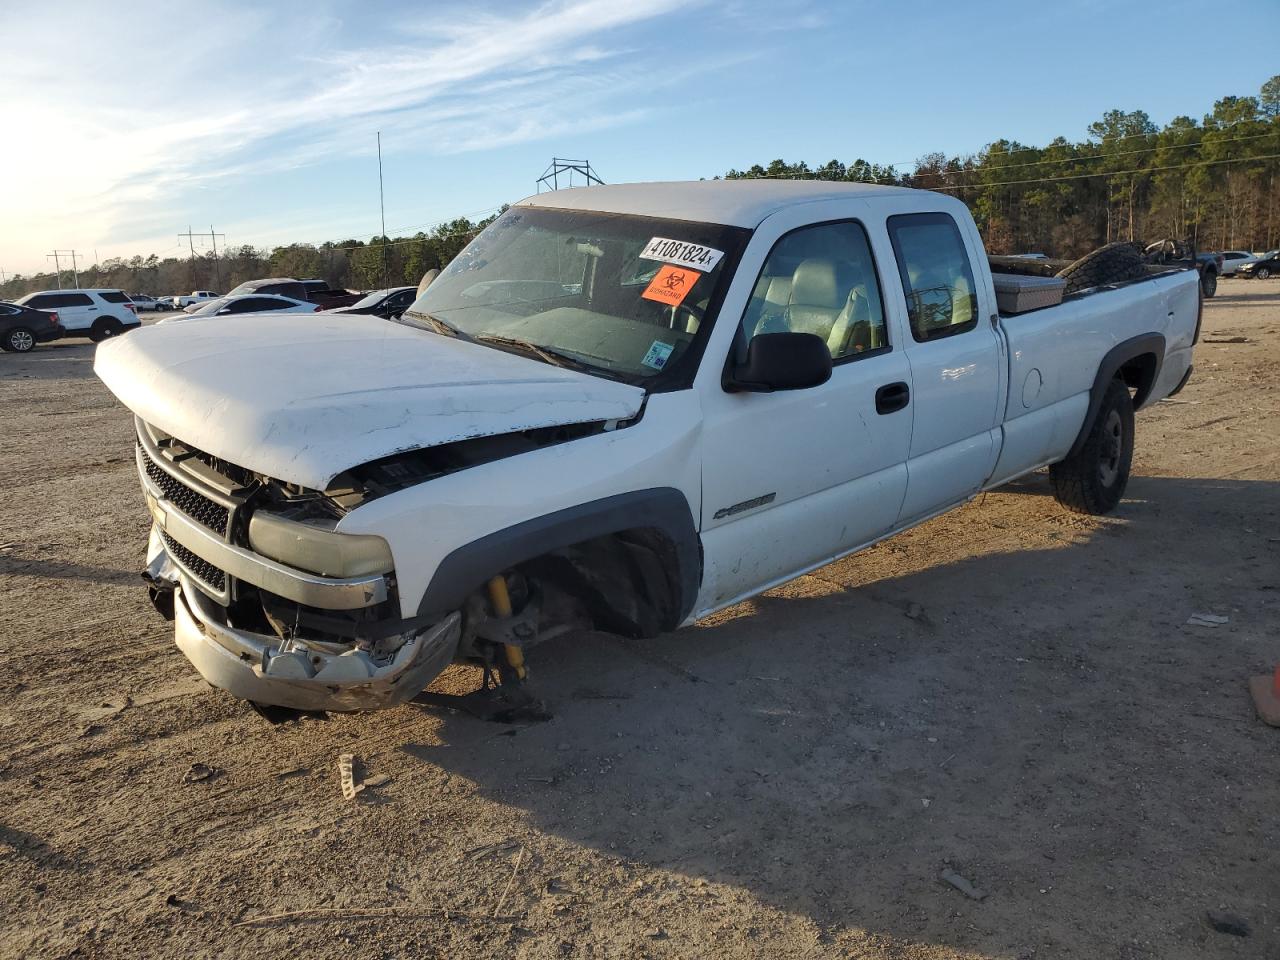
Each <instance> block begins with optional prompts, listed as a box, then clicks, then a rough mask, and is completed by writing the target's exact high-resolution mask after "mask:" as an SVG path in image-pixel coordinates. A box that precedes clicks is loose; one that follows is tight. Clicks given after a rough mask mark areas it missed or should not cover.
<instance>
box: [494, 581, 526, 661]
mask: <svg viewBox="0 0 1280 960" xmlns="http://www.w3.org/2000/svg"><path fill="white" fill-rule="evenodd" d="M489 602H490V603H491V604H493V612H494V615H495V616H498V617H501V618H504V619H505V618H506V617H509V616H511V613H512V611H511V594H509V593H508V592H507V578H506V577H503V576H496V577H494V578H493V579H492V580H490V581H489ZM502 648H503V652H504V653H505V654H506V657H507V665H508V666H510V667H511V669H512V671H514V673H515V675H516V678H517V679H518V680H523V679H524V678H525V677H526V676H528V671H527V670H525V666H524V651H523V650H521V649H520V648H519V647H517V646H516V645H515V644H513V643H504V644H503V645H502Z"/></svg>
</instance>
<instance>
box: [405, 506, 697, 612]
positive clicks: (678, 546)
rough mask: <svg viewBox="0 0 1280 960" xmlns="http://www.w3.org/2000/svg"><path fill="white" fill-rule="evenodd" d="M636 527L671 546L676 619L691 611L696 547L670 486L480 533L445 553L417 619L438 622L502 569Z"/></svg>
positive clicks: (687, 516) (689, 514) (686, 511)
mask: <svg viewBox="0 0 1280 960" xmlns="http://www.w3.org/2000/svg"><path fill="white" fill-rule="evenodd" d="M641 528H649V529H656V530H659V531H661V532H662V533H663V534H664V535H665V536H666V537H668V538H669V539H670V540H671V543H672V544H673V545H674V547H675V551H676V557H677V560H678V563H679V570H678V571H676V576H675V577H673V578H672V581H673V582H674V583H675V584H676V585H677V587H678V589H679V611H680V615H679V617H678V619H677V620H676V622H675V623H673V624H672V625H671V626H672V627H674V626H676V625H677V624H679V623H682V622H683V621H684V620H685V618H686V617H688V615H689V613H690V612H691V611H692V610H693V605H694V602H695V601H696V600H697V597H698V591H699V589H700V588H701V586H702V543H701V541H700V540H699V538H698V530H697V528H696V527H695V526H694V522H693V511H692V510H690V508H689V501H688V499H687V498H686V497H685V495H684V494H683V493H681V492H680V491H679V490H677V489H675V488H674V487H654V488H652V489H648V490H634V491H631V492H629V493H619V494H616V495H615V496H612V497H605V498H603V499H601V500H592V501H590V502H588V503H583V504H578V505H577V506H573V507H568V508H566V509H564V510H557V511H556V512H555V513H549V514H547V515H546V516H542V517H535V518H533V519H531V520H525V521H523V522H522V523H517V524H515V525H514V526H511V527H507V528H505V529H503V530H497V531H495V532H493V533H490V534H486V535H485V536H483V537H480V538H479V539H477V540H473V541H471V542H470V543H467V544H464V545H463V546H461V547H458V548H457V549H456V550H454V551H453V552H451V553H450V554H448V555H447V556H446V557H445V558H444V560H442V561H441V562H440V566H439V567H437V568H436V572H435V574H434V575H433V576H432V577H431V582H430V583H428V584H427V589H426V592H425V593H423V595H422V600H421V602H420V603H419V604H418V615H419V617H425V618H427V619H430V618H433V617H435V618H438V617H442V616H445V615H446V614H448V613H449V612H451V611H453V610H457V609H459V608H460V607H461V606H462V605H463V604H464V603H465V602H466V600H467V598H468V597H469V596H471V594H472V593H474V592H475V591H476V590H478V589H480V587H482V586H483V585H484V584H485V582H486V581H488V579H489V578H490V577H492V576H494V575H495V574H497V573H500V572H501V571H503V570H509V569H511V568H512V567H514V566H516V565H517V564H520V563H524V562H525V561H527V560H532V559H534V558H535V557H540V556H542V555H543V554H546V553H549V552H551V551H552V550H557V549H560V548H561V547H568V546H571V545H573V544H575V543H581V542H582V541H584V540H590V539H592V538H594V537H602V536H606V535H608V534H611V533H621V532H622V531H624V530H635V529H641Z"/></svg>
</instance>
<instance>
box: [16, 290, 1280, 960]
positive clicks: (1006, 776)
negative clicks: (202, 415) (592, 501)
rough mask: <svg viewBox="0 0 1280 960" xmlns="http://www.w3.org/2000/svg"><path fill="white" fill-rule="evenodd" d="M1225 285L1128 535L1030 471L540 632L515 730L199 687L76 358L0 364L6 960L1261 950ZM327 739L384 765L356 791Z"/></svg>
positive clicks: (120, 465) (1252, 400) (1276, 414)
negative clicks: (858, 542)
mask: <svg viewBox="0 0 1280 960" xmlns="http://www.w3.org/2000/svg"><path fill="white" fill-rule="evenodd" d="M1219 291H1220V292H1219V296H1218V297H1217V299H1215V300H1213V301H1211V302H1210V303H1209V304H1208V305H1207V308H1206V319H1205V336H1206V341H1205V342H1204V343H1202V345H1201V346H1200V348H1199V350H1198V353H1197V363H1196V375H1195V376H1194V378H1193V379H1192V381H1191V383H1190V385H1189V386H1188V387H1187V388H1186V390H1185V391H1184V392H1183V393H1182V394H1181V395H1180V396H1179V397H1178V398H1177V402H1174V403H1164V404H1160V405H1158V406H1157V407H1156V408H1154V409H1152V410H1149V411H1147V412H1145V413H1143V414H1140V415H1139V418H1138V442H1137V455H1136V462H1135V476H1134V478H1133V481H1132V483H1131V484H1130V487H1129V496H1128V499H1127V500H1126V501H1125V503H1124V504H1123V505H1122V507H1121V509H1120V510H1119V511H1118V512H1117V514H1115V515H1114V516H1113V517H1109V518H1106V519H1102V520H1093V519H1087V518H1081V517H1077V516H1074V515H1070V514H1067V513H1064V512H1063V511H1062V510H1060V509H1059V508H1058V507H1057V505H1056V504H1055V503H1054V501H1053V499H1052V498H1051V497H1050V496H1049V494H1048V484H1047V479H1046V477H1045V476H1044V475H1035V476H1032V477H1030V478H1028V479H1026V480H1025V481H1023V482H1020V483H1018V484H1017V485H1015V486H1014V487H1011V488H1009V489H1007V490H1004V491H1001V492H999V493H996V494H991V495H987V496H984V497H982V498H980V499H979V500H977V501H975V502H974V503H972V504H970V505H969V506H967V507H965V508H964V509H961V510H959V511H956V512H954V513H952V514H950V515H948V516H946V517H942V518H940V519H938V520H935V521H932V522H931V523H929V524H927V525H925V526H923V527H920V528H918V529H916V530H914V531H911V532H910V533H907V534H905V535H903V536H901V537H899V538H896V539H894V540H892V541H889V542H887V543H884V544H881V545H880V546H879V547H877V548H875V549H872V550H869V551H867V552H865V553H863V554H860V555H858V556H855V557H852V558H850V559H846V560H844V561H841V562H838V563H834V564H832V565H830V566H828V567H826V568H824V569H822V570H820V571H818V572H817V573H815V574H813V575H810V576H806V577H802V578H800V579H799V580H796V581H794V582H793V583H791V584H788V585H786V586H784V587H782V588H779V589H777V590H774V591H772V592H771V593H769V594H768V595H766V596H764V597H762V598H760V599H758V600H755V601H752V602H748V603H744V604H742V605H740V606H739V607H737V608H735V609H733V610H731V611H728V612H726V613H724V614H722V615H720V616H717V617H716V618H714V619H713V620H711V621H709V622H706V623H704V624H701V625H699V626H698V627H696V628H693V629H690V630H686V631H683V632H680V633H678V634H674V635H670V636H666V637H663V638H660V639H659V640H657V641H653V642H648V643H631V642H623V641H619V640H617V639H614V638H610V637H608V636H605V635H600V634H591V635H579V636H575V637H566V638H562V639H561V640H559V641H556V642H553V643H551V644H549V645H547V646H545V647H541V648H539V649H538V650H537V651H536V652H535V653H534V655H533V658H532V663H531V665H532V667H533V669H534V671H535V678H536V680H537V681H538V683H539V686H540V687H541V689H542V692H543V693H544V694H545V696H546V697H547V699H548V700H549V701H550V703H551V704H553V707H554V712H555V717H554V719H553V720H552V721H550V722H549V723H544V724H539V725H534V726H528V727H503V726H498V725H494V724H488V723H484V722H481V721H479V720H476V719H474V718H471V717H467V716H462V715H455V714H450V713H442V712H439V711H435V710H431V709H426V708H422V707H416V706H405V707H401V708H398V709H395V710H392V711H388V712H385V713H379V714H369V715H357V716H333V717H330V718H328V719H324V720H320V719H302V720H298V721H294V722H291V723H285V724H281V725H278V726H272V725H270V724H268V723H267V722H266V721H264V720H263V719H262V718H260V717H259V716H257V715H256V714H254V713H253V712H251V711H250V710H249V709H248V708H246V707H245V705H243V704H241V703H239V702H237V701H235V700H233V699H232V698H231V697H229V696H227V695H224V694H222V693H221V692H218V691H215V690H212V689H210V688H208V687H206V686H204V685H203V684H202V683H200V682H199V681H198V679H197V678H195V675H194V673H193V671H192V669H191V668H190V667H189V666H188V664H187V662H186V660H185V659H184V658H183V657H182V655H181V654H180V653H179V652H178V651H177V649H176V648H175V647H174V646H173V644H172V641H171V638H170V628H169V625H168V624H165V623H164V622H162V621H161V620H160V619H159V618H158V617H157V616H156V615H155V614H154V613H153V612H152V611H151V608H150V606H149V604H148V603H147V601H146V597H145V593H144V591H143V589H142V586H141V582H140V580H139V579H138V576H137V571H138V569H139V567H140V566H141V561H142V552H143V548H144V546H145V540H146V526H147V524H146V520H145V519H144V518H145V516H146V514H145V511H144V508H143V505H142V501H141V496H140V494H139V491H138V485H137V481H136V479H135V476H134V467H133V456H132V440H131V425H130V419H129V417H128V415H127V414H126V412H125V411H124V409H123V408H121V407H120V406H119V405H118V404H117V403H115V402H114V400H113V399H112V398H111V397H110V395H109V394H108V393H107V391H106V390H105V388H103V387H102V385H101V384H100V383H99V382H98V381H97V380H96V379H95V378H94V377H93V375H92V371H91V366H92V354H93V347H92V346H91V345H88V344H87V343H84V342H82V341H68V342H63V343H58V344H54V345H51V346H48V347H42V348H38V349H37V350H36V351H35V352H34V353H32V354H30V355H27V356H25V357H18V356H16V355H10V354H5V355H3V356H0V400H2V402H0V435H2V436H3V437H4V440H3V443H2V444H0V476H3V477H4V478H5V488H6V494H7V495H6V496H5V497H4V499H3V502H2V503H0V584H2V585H3V596H4V603H3V605H2V606H0V658H2V666H0V690H2V691H3V698H2V700H0V745H2V746H3V751H2V752H0V803H2V804H3V807H2V812H0V899H2V901H3V903H4V904H5V910H4V912H3V917H2V918H0V956H3V957H40V958H53V957H73V956H74V957H183V958H190V957H219V958H255V960H256V958H259V957H265V956H290V957H307V958H311V957H341V958H344V960H352V958H366V957H368V958H389V957H435V956H439V957H451V958H452V957H485V958H488V957H507V956H511V957H618V958H628V960H629V958H639V957H655V958H657V957H724V956H730V957H858V958H895V960H924V958H929V960H940V958H961V957H963V958H979V957H981V958H1041V957H1078V958H1087V960H1095V958H1125V960H1136V958H1159V960H1170V958H1197V960H1199V958H1216V957H1260V958H1270V960H1275V958H1277V957H1280V859H1278V856H1277V850H1278V849H1280V802H1278V798H1277V790H1278V788H1280V730H1272V729H1269V728H1266V727H1264V726H1262V725H1261V724H1259V723H1258V722H1256V721H1255V720H1254V718H1253V714H1252V709H1251V707H1250V703H1249V700H1248V695H1247V693H1246V690H1245V681H1246V678H1247V677H1248V676H1249V675H1250V674H1252V673H1258V672H1262V671H1264V670H1267V669H1269V668H1270V666H1271V665H1272V664H1274V663H1275V662H1276V661H1277V660H1280V630H1277V625H1278V624H1280V594H1278V593H1277V580H1278V579H1280V578H1278V577H1277V573H1278V572H1280V522H1277V521H1280V428H1278V427H1277V423H1278V422H1280V346H1277V344H1278V343H1280V281H1270V282H1267V281H1243V280H1240V281H1237V280H1226V281H1224V282H1223V283H1222V284H1221V285H1220V287H1219ZM1233 336H1243V337H1247V338H1248V339H1247V342H1243V343H1214V342H1213V341H1214V340H1223V339H1226V338H1228V337H1233ZM1196 612H1208V613H1216V614H1222V615H1225V616H1228V617H1229V618H1230V622H1229V623H1227V624H1225V625H1223V626H1220V627H1218V628H1216V629H1215V628H1209V627H1199V626H1191V625H1187V623H1186V621H1187V618H1188V617H1189V616H1191V614H1193V613H1196ZM475 681H476V675H475V674H474V673H472V672H470V671H468V670H464V669H461V668H452V669H451V670H450V671H449V672H448V673H446V675H445V676H444V677H443V678H441V680H440V681H439V684H438V686H439V688H440V689H453V690H457V691H464V690H466V689H468V688H469V686H470V685H472V684H474V683H475ZM343 752H352V753H354V754H356V755H357V756H358V757H359V759H360V762H361V765H362V768H363V770H364V772H365V774H366V775H367V776H373V775H375V774H386V775H388V776H389V777H390V778H391V779H390V781H389V782H387V783H385V785H383V786H381V787H378V788H371V789H368V790H366V791H365V792H364V793H363V794H362V795H361V796H360V798H358V799H357V800H356V801H353V802H348V801H345V800H343V799H342V797H341V795H340V793H339V789H338V770H337V757H338V754H340V753H343ZM193 764H203V765H206V766H207V767H208V768H211V769H212V771H213V772H212V775H210V776H208V777H206V778H204V779H198V780H195V782H188V779H189V778H190V772H191V770H192V765H193ZM197 769H200V768H197ZM946 869H950V870H953V871H954V872H955V873H956V874H958V875H960V876H962V877H964V878H967V879H968V880H970V881H972V883H973V884H974V885H976V886H977V887H979V888H981V889H982V890H983V891H985V892H986V894H987V896H986V897H985V899H982V900H975V899H970V898H968V897H966V896H965V895H964V894H963V893H961V892H960V891H958V890H957V889H954V888H953V887H951V886H949V885H947V884H945V883H943V882H942V881H941V880H940V879H939V877H940V874H941V873H942V872H943V871H944V870H946ZM1211 910H1225V911H1229V912H1231V913H1234V914H1237V915H1239V916H1240V917H1242V918H1244V919H1245V920H1247V922H1248V924H1249V926H1250V928H1251V934H1250V936H1248V937H1244V938H1241V937H1237V936H1231V935H1228V934H1223V933H1220V932H1215V931H1214V930H1213V929H1211V927H1210V926H1209V924H1208V923H1207V922H1206V911H1211ZM290 911H308V912H305V913H297V914H295V915H292V916H283V917H279V916H277V917H276V918H275V919H261V918H264V917H271V916H272V915H279V914H284V913H287V912H290Z"/></svg>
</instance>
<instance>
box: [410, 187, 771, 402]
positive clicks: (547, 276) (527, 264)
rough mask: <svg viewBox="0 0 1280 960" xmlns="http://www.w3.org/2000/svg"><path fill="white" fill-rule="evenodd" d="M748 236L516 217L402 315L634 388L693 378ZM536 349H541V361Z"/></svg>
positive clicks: (684, 226)
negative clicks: (657, 381) (657, 380)
mask: <svg viewBox="0 0 1280 960" xmlns="http://www.w3.org/2000/svg"><path fill="white" fill-rule="evenodd" d="M749 235H750V231H748V230H745V229H743V228H741V227H726V226H721V225H718V224H709V223H695V222H692V221H684V220H660V219H654V218H651V217H637V216H626V215H621V214H612V213H599V212H594V211H580V210H558V209H546V208H541V207H514V208H512V209H511V210H508V211H507V212H506V213H505V214H503V215H502V216H501V217H500V218H499V219H498V220H497V221H495V222H494V223H493V224H492V225H490V226H489V227H488V228H487V229H486V230H485V231H484V232H483V233H482V234H480V236H479V237H477V238H476V239H475V240H473V241H472V242H471V244H470V245H469V246H468V247H467V248H466V249H465V250H463V251H462V253H461V254H459V255H458V257H457V258H456V259H455V260H454V261H453V262H452V263H450V264H449V266H448V267H446V268H445V270H444V271H443V272H442V273H441V274H440V276H438V277H437V278H436V279H435V281H434V282H433V283H432V284H431V286H429V287H428V288H427V289H426V291H424V292H423V294H422V296H420V297H419V298H418V299H417V301H416V302H415V303H414V304H413V306H412V307H411V308H410V309H409V311H408V312H407V313H405V315H404V320H405V321H406V322H410V323H415V324H418V325H421V326H424V327H428V328H429V329H438V326H432V323H431V322H432V321H435V323H436V324H443V325H445V326H447V327H452V328H454V329H455V330H457V331H458V332H459V333H460V334H461V335H463V336H466V337H470V338H475V339H478V340H480V341H481V342H484V341H485V340H492V341H493V342H495V344H499V345H501V346H502V347H504V348H513V349H517V350H519V349H521V347H522V346H524V347H525V348H526V351H527V352H529V353H530V354H531V355H536V356H539V357H540V358H541V359H543V360H545V361H547V362H556V361H567V362H568V363H570V364H575V365H581V366H583V367H587V368H589V369H590V370H591V372H598V373H601V374H603V375H606V376H611V377H614V378H617V379H622V380H626V381H629V382H635V383H639V382H645V381H649V380H652V379H654V378H657V377H659V376H660V375H664V379H665V380H667V381H668V382H670V381H671V378H672V377H675V376H682V377H688V376H691V373H692V368H693V367H696V365H697V355H698V354H699V353H700V352H701V349H702V345H703V344H704V343H705V341H706V338H707V335H708V334H709V333H710V327H711V324H712V322H713V321H714V313H715V310H716V309H717V308H718V307H719V300H720V298H722V297H723V296H724V290H723V288H724V286H725V285H726V284H725V283H724V282H723V281H725V280H726V279H727V278H728V277H729V276H730V275H731V274H732V271H733V267H734V264H735V263H736V261H737V258H738V255H739V253H741V250H742V247H743V246H744V245H745V243H746V240H747V238H748V236H749ZM531 347H537V348H540V349H541V350H542V353H541V354H535V353H534V351H533V350H532V349H529V348H531Z"/></svg>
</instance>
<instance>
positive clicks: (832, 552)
mask: <svg viewBox="0 0 1280 960" xmlns="http://www.w3.org/2000/svg"><path fill="white" fill-rule="evenodd" d="M793 215H795V214H793ZM801 215H802V216H805V217H806V218H807V219H810V220H811V219H812V216H813V214H812V211H804V212H803V213H802V214H801ZM768 222H769V221H766V224H767V223H768ZM761 229H763V227H762V228H761ZM775 229H776V228H775ZM759 235H760V231H758V232H757V239H758V238H759ZM878 242H880V243H881V244H883V239H881V240H879V241H878ZM886 255H887V261H885V257H886ZM878 260H880V261H881V262H888V263H890V264H892V254H891V253H888V252H887V251H886V250H883V249H882V250H881V251H880V256H879V257H877V255H876V252H875V250H874V249H873V244H872V240H871V238H870V236H869V235H868V232H867V230H866V228H865V227H864V226H863V224H862V223H861V222H860V221H859V220H858V219H855V218H848V219H840V220H833V221H831V222H827V223H821V224H812V223H811V222H810V223H809V224H806V225H803V226H799V227H796V228H795V229H792V230H789V231H785V232H782V233H781V235H780V236H779V237H778V238H777V240H776V241H775V242H774V243H773V245H772V247H771V249H770V251H769V253H768V255H767V257H766V258H765V261H764V264H763V266H762V268H761V269H760V273H759V275H758V277H757V279H756V281H755V285H754V288H753V291H752V295H751V299H750V301H749V303H748V305H747V308H746V310H745V312H744V314H743V316H742V317H741V319H740V326H739V331H738V337H737V338H736V346H735V350H736V352H737V353H738V354H742V353H743V352H745V346H746V344H747V342H749V340H750V339H751V338H752V337H753V336H756V335H758V334H761V333H775V332H786V331H792V332H802V333H812V334H815V335H817V336H820V337H822V338H823V340H825V341H826V343H827V347H828V349H829V350H830V351H831V355H832V361H833V369H832V374H831V379H830V380H828V381H827V382H826V383H824V384H822V385H820V386H817V387H811V388H808V389H801V390H789V391H778V392H774V393H745V392H726V391H724V390H722V389H721V390H712V391H709V393H708V395H706V396H704V398H703V406H704V412H703V423H704V431H705V432H704V437H703V451H704V456H703V496H702V518H701V519H702V541H703V548H704V554H705V557H704V559H705V568H704V575H703V590H702V594H701V595H700V597H699V600H698V614H699V615H703V614H706V613H709V612H711V611H712V610H715V609H718V608H720V607H723V606H727V605H728V604H730V603H732V602H734V601H735V600H737V599H739V598H741V597H743V596H746V595H748V594H751V593H754V592H756V591H758V590H760V589H762V588H764V587H766V586H769V585H771V584H774V583H778V582H781V581H784V580H787V579H790V578H791V577H793V576H795V575H797V574H799V573H801V572H803V571H805V570H807V569H812V568H814V567H816V566H819V565H821V564H822V563H825V562H826V561H828V560H830V559H832V558H834V557H836V556H839V555H841V554H843V553H846V552H848V551H850V550H853V549H855V548H857V547H859V546H861V545H862V544H864V543H867V542H869V541H871V540H874V539H876V538H877V537H879V536H881V535H882V534H884V533H886V532H887V531H888V530H890V529H891V528H892V527H893V525H894V522H895V521H896V519H897V517H898V513H899V510H900V509H901V507H902V501H903V497H904V495H905V493H906V488H907V468H906V460H907V454H908V449H909V444H910V440H911V426H912V406H911V402H910V389H911V388H910V379H911V378H910V368H909V366H908V363H907V359H906V355H905V353H904V351H903V349H902V344H900V343H898V342H895V341H896V340H897V339H898V335H897V334H896V333H893V332H892V331H891V329H890V324H889V319H888V315H887V313H886V310H885V304H884V298H883V294H882V286H881V282H880V274H879V271H878V269H877V261H878ZM743 268H744V269H746V268H747V264H746V263H745V262H744V264H743ZM725 319H726V320H727V319H728V318H725Z"/></svg>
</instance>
